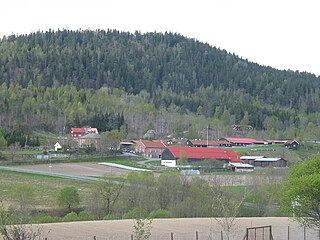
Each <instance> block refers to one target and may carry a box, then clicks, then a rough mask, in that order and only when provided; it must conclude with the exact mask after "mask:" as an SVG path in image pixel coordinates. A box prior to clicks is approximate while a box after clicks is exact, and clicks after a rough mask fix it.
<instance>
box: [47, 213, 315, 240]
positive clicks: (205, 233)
mask: <svg viewBox="0 0 320 240" xmlns="http://www.w3.org/2000/svg"><path fill="white" fill-rule="evenodd" d="M133 223H134V221H133V220H114V221H94V222H71V223H53V224H44V225H42V226H43V227H44V228H43V229H44V232H47V231H49V230H50V233H49V235H48V236H47V239H48V240H76V239H77V240H85V239H94V236H96V239H97V240H102V239H104V240H105V239H120V240H122V239H128V240H129V239H131V234H132V233H133ZM266 225H272V232H273V237H274V239H276V240H281V239H283V240H286V239H288V238H287V232H288V226H289V227H290V236H291V237H290V240H302V239H303V229H300V228H299V226H298V224H297V223H293V222H291V221H289V220H288V219H287V218H240V219H239V220H237V228H236V230H234V231H232V238H231V239H232V240H242V239H243V236H244V234H245V231H246V228H247V227H256V226H266ZM151 232H152V239H153V240H154V239H171V233H173V236H174V238H173V239H175V240H177V239H178V240H180V239H181V240H182V239H196V237H195V236H196V232H198V237H199V238H198V239H199V240H208V239H209V238H208V237H209V236H210V235H211V236H212V238H211V239H217V240H220V239H221V238H220V237H221V228H220V226H219V225H218V224H217V221H216V220H214V219H209V218H189V219H187V218H185V219H154V220H153V223H152V231H151ZM301 234H302V235H301ZM307 234H308V238H307V239H308V240H313V239H319V238H318V237H317V236H318V235H316V233H315V234H314V237H313V235H312V232H307ZM225 239H226V238H225ZM257 239H260V238H257Z"/></svg>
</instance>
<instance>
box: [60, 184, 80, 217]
mask: <svg viewBox="0 0 320 240" xmlns="http://www.w3.org/2000/svg"><path fill="white" fill-rule="evenodd" d="M57 200H58V205H59V206H60V207H61V208H63V209H66V210H68V211H69V212H71V210H72V209H73V208H75V207H76V206H78V205H79V203H80V196H79V193H78V190H77V188H76V187H74V186H65V187H64V188H63V189H61V190H60V192H59V194H58V197H57Z"/></svg>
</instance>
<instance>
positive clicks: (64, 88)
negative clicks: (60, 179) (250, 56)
mask: <svg viewBox="0 0 320 240" xmlns="http://www.w3.org/2000/svg"><path fill="white" fill-rule="evenodd" d="M274 57H275V58H276V57H277V56H274ZM319 115H320V78H319V77H317V76H315V75H314V74H311V73H306V72H298V71H296V72H294V71H291V70H276V69H274V68H272V67H270V66H261V65H258V64H256V63H253V62H250V61H249V60H247V59H243V58H241V57H238V56H237V55H235V54H231V53H228V52H227V51H226V50H222V49H218V48H216V47H214V46H210V45H209V44H205V43H202V42H199V41H197V40H195V39H190V38H187V37H184V36H182V35H179V34H177V33H157V32H153V33H146V34H141V33H140V32H135V33H128V32H120V31H117V30H107V31H104V30H95V31H91V30H78V31H70V30H58V31H52V30H48V31H45V32H35V33H30V34H28V35H12V36H5V37H3V38H2V40H0V127H1V128H3V129H7V130H12V129H13V128H14V126H16V125H19V126H20V125H23V126H24V128H23V129H25V130H24V131H32V130H34V129H39V130H45V131H51V132H54V133H58V132H60V131H61V130H62V129H67V130H68V129H70V128H71V127H79V126H84V125H90V126H97V127H98V128H99V130H100V131H110V130H112V129H120V127H121V126H122V125H125V126H126V127H127V131H128V134H129V135H128V136H130V137H141V136H142V135H143V134H144V133H145V132H146V131H147V130H148V129H149V128H153V129H155V130H156V132H157V133H159V134H160V135H163V136H165V135H167V134H171V133H172V132H174V129H177V126H179V124H180V125H182V126H183V129H184V130H185V131H179V132H176V136H179V135H180V136H181V135H184V136H186V137H194V138H197V137H200V136H199V135H201V131H203V129H204V128H205V127H206V126H207V125H211V126H212V128H213V129H215V131H214V133H213V137H222V136H224V135H232V134H233V132H232V129H231V127H230V126H231V125H232V124H241V125H248V124H250V125H252V126H253V127H254V129H255V131H254V133H252V134H257V133H261V134H263V135H264V137H273V138H297V137H299V138H308V139H315V138H316V137H317V136H319V134H320V127H319V119H320V118H319ZM180 136H179V137H180Z"/></svg>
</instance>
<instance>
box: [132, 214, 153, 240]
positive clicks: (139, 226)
mask: <svg viewBox="0 0 320 240" xmlns="http://www.w3.org/2000/svg"><path fill="white" fill-rule="evenodd" d="M133 228H134V231H133V239H134V240H149V239H151V229H152V219H148V218H143V219H142V218H139V219H135V221H134V225H133Z"/></svg>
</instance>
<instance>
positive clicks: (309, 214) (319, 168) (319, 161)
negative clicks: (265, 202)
mask: <svg viewBox="0 0 320 240" xmlns="http://www.w3.org/2000/svg"><path fill="white" fill-rule="evenodd" d="M281 208H282V210H284V211H285V212H287V213H288V214H290V215H293V216H294V217H295V218H294V219H295V220H297V221H299V222H301V223H303V224H304V225H306V226H309V227H315V228H319V227H320V217H319V216H320V158H319V157H315V158H313V159H309V160H305V161H303V162H301V163H298V164H296V165H294V166H292V167H290V169H289V177H288V179H287V181H286V182H285V184H284V187H283V194H282V198H281Z"/></svg>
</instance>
